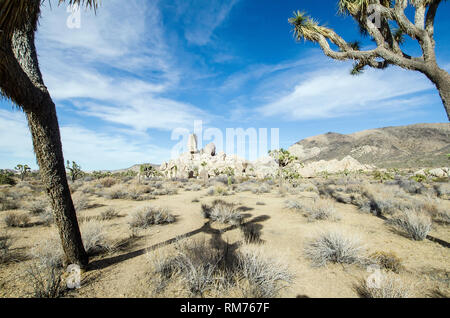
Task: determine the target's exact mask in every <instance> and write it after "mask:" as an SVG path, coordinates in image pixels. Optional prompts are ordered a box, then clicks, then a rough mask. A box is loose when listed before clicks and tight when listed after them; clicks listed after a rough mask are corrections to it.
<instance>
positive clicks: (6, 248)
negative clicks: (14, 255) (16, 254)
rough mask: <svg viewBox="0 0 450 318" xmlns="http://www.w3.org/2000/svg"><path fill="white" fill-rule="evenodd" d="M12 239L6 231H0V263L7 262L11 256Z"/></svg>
mask: <svg viewBox="0 0 450 318" xmlns="http://www.w3.org/2000/svg"><path fill="white" fill-rule="evenodd" d="M11 245H12V240H11V236H9V235H8V234H7V233H6V232H0V264H3V263H7V262H8V261H9V260H10V258H11V251H10V248H11Z"/></svg>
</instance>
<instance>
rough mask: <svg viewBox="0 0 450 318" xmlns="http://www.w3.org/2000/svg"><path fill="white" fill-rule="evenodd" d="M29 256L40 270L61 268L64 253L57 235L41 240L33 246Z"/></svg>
mask: <svg viewBox="0 0 450 318" xmlns="http://www.w3.org/2000/svg"><path fill="white" fill-rule="evenodd" d="M30 255H31V257H32V258H33V259H35V260H36V262H37V265H38V266H39V267H42V268H62V266H63V259H64V252H63V249H62V246H61V240H60V239H59V237H58V235H57V234H53V235H51V236H50V237H48V238H46V239H45V240H42V241H41V242H40V243H39V244H36V245H35V246H33V248H32V249H31V251H30Z"/></svg>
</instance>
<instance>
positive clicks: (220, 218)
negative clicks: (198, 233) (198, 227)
mask: <svg viewBox="0 0 450 318" xmlns="http://www.w3.org/2000/svg"><path fill="white" fill-rule="evenodd" d="M202 213H203V216H204V217H205V218H207V219H210V220H211V221H213V222H216V221H217V222H219V223H223V224H240V223H241V222H242V215H241V213H240V212H239V210H238V209H237V208H236V205H235V204H233V203H228V202H225V201H223V200H214V201H213V203H212V205H211V206H209V205H207V204H202Z"/></svg>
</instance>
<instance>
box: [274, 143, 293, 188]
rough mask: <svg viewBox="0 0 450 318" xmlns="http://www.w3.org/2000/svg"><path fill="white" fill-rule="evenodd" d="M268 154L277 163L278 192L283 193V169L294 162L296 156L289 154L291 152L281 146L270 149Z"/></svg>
mask: <svg viewBox="0 0 450 318" xmlns="http://www.w3.org/2000/svg"><path fill="white" fill-rule="evenodd" d="M269 155H270V156H271V157H272V158H273V159H274V160H275V162H276V163H277V164H278V178H279V179H278V180H279V187H280V189H279V192H280V193H283V178H284V177H283V169H284V168H285V167H286V166H287V165H289V164H290V163H292V162H294V161H295V160H297V159H298V158H297V157H296V156H293V155H291V153H290V152H289V151H287V150H284V149H283V148H281V149H280V150H270V151H269Z"/></svg>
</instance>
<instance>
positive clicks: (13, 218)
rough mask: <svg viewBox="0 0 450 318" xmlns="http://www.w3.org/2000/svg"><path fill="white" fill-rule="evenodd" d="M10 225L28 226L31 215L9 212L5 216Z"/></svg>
mask: <svg viewBox="0 0 450 318" xmlns="http://www.w3.org/2000/svg"><path fill="white" fill-rule="evenodd" d="M4 221H5V224H6V226H8V227H27V226H29V225H30V217H29V216H28V215H26V214H17V213H12V212H11V213H9V214H7V215H6V216H5V217H4Z"/></svg>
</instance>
